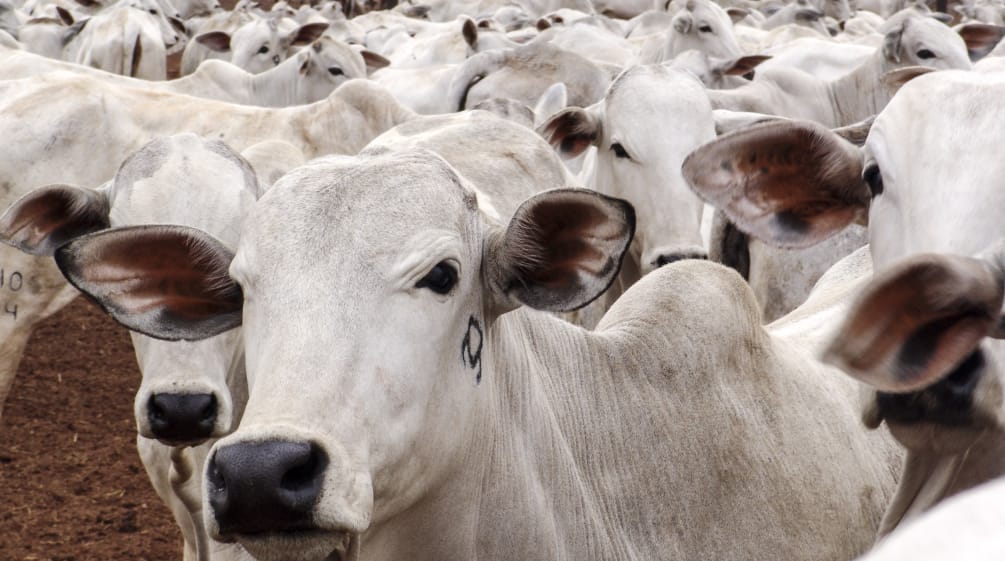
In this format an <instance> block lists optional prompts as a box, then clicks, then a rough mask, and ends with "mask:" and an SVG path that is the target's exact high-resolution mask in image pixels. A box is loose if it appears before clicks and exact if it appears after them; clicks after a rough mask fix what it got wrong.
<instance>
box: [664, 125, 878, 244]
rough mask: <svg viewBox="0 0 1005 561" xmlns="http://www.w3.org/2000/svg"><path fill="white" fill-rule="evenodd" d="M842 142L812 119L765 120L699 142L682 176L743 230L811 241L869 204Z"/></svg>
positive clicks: (780, 240) (772, 239)
mask: <svg viewBox="0 0 1005 561" xmlns="http://www.w3.org/2000/svg"><path fill="white" fill-rule="evenodd" d="M840 142H843V141H841V140H840V139H839V137H836V136H835V135H833V134H831V133H830V131H827V130H826V129H822V130H821V129H819V128H818V127H817V126H816V125H812V124H809V123H796V122H771V123H764V124H760V125H755V126H753V127H750V128H747V129H743V130H739V131H736V132H733V133H730V134H728V135H726V136H723V137H721V138H719V139H718V140H715V141H712V142H711V143H709V144H706V145H705V146H702V147H701V148H698V149H697V150H695V151H694V152H692V153H691V154H690V155H689V156H688V157H687V159H686V160H685V161H684V165H683V171H684V176H685V178H686V179H687V180H688V182H689V183H690V184H691V186H692V188H693V189H694V190H695V191H696V192H697V193H698V195H699V196H701V197H702V198H703V199H705V200H706V201H708V202H709V203H711V204H712V205H714V206H716V207H718V208H721V209H722V210H723V211H725V212H726V214H727V215H728V216H729V217H730V219H732V220H733V221H734V222H736V224H737V225H738V226H740V227H741V229H743V230H744V231H747V232H749V233H751V234H753V235H755V236H757V237H759V238H761V239H763V240H766V241H768V242H769V243H774V244H776V245H782V246H792V247H799V246H805V245H811V244H812V243H815V242H816V241H819V240H820V239H822V238H824V237H827V236H829V235H831V234H834V233H837V232H838V231H840V230H841V229H842V228H843V227H844V226H845V225H847V224H849V223H850V222H852V221H853V220H854V219H855V218H856V217H857V216H858V214H859V213H860V212H862V211H863V210H864V209H866V208H868V204H869V196H868V195H869V193H868V189H866V188H865V187H864V186H863V185H862V181H861V177H860V173H861V158H860V157H858V155H857V153H856V154H854V156H852V152H851V151H850V150H849V148H850V146H849V147H845V146H842V145H840V144H839V143H840Z"/></svg>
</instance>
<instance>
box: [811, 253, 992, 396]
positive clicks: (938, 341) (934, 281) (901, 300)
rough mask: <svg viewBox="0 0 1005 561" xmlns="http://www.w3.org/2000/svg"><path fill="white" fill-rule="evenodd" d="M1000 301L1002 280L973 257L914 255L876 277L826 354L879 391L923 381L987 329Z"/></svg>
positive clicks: (942, 372)
mask: <svg viewBox="0 0 1005 561" xmlns="http://www.w3.org/2000/svg"><path fill="white" fill-rule="evenodd" d="M1001 300H1002V287H1001V282H1000V280H999V279H997V278H996V276H995V275H994V274H992V273H991V272H990V271H989V270H988V268H987V267H984V266H983V265H982V264H981V262H979V261H977V260H975V259H968V258H962V257H952V258H950V257H949V256H935V257H932V256H921V257H918V258H912V259H911V260H910V261H909V262H908V263H905V264H904V265H902V266H900V267H897V268H895V269H893V270H891V271H890V272H888V273H887V274H884V275H882V276H880V277H877V279H876V280H875V281H873V283H872V285H871V286H870V287H869V289H867V291H866V293H865V294H863V296H862V298H861V299H860V301H859V302H858V303H857V304H856V305H855V307H854V308H853V309H852V311H851V314H850V315H849V319H848V320H847V321H846V323H845V325H844V326H843V327H842V328H841V330H840V331H839V335H838V337H837V339H836V340H835V341H834V342H833V343H832V344H831V346H830V349H829V351H828V354H829V355H831V356H834V357H837V358H838V360H839V362H841V363H843V364H844V365H846V366H847V367H848V368H850V369H851V370H852V373H861V374H862V375H861V376H860V377H862V378H863V380H865V381H867V382H869V383H872V384H873V385H876V386H877V387H878V388H879V389H881V390H884V391H912V389H913V388H921V387H925V386H927V385H929V384H931V383H934V382H935V381H937V380H938V379H939V378H941V377H942V376H944V375H945V374H946V373H948V372H950V371H951V370H952V369H953V368H954V367H955V366H956V364H958V363H959V362H960V361H961V360H963V358H965V357H966V356H967V355H968V354H970V353H971V352H972V351H973V350H974V347H975V346H976V345H977V344H978V343H979V342H980V340H981V339H983V338H984V337H985V336H986V335H987V334H988V331H989V330H990V329H991V328H992V327H993V326H994V325H995V323H996V322H997V319H998V311H999V310H1000V308H1001ZM885 368H889V369H890V371H889V372H884V371H883V369H885Z"/></svg>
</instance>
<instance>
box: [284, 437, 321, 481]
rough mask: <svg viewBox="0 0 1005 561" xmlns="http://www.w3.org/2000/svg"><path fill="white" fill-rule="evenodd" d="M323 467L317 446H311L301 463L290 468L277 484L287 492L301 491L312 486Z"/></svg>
mask: <svg viewBox="0 0 1005 561" xmlns="http://www.w3.org/2000/svg"><path fill="white" fill-rule="evenodd" d="M323 467H324V460H323V458H322V456H321V453H320V450H319V449H318V447H317V446H314V445H311V449H310V452H309V453H308V455H307V457H305V458H304V459H303V461H302V462H301V463H300V464H298V465H294V466H292V467H291V468H290V469H289V470H288V471H287V472H286V473H284V474H283V478H282V480H281V481H280V483H279V486H280V487H281V488H283V489H285V490H287V491H301V490H304V489H308V488H310V487H311V486H313V485H314V483H315V482H316V481H317V479H318V477H319V476H320V475H321V470H322V468H323Z"/></svg>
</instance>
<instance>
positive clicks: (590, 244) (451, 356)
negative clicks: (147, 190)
mask: <svg viewBox="0 0 1005 561" xmlns="http://www.w3.org/2000/svg"><path fill="white" fill-rule="evenodd" d="M245 226H246V227H245V229H244V231H243V233H242V236H241V242H240V244H239V246H238V250H237V252H236V254H234V255H232V254H231V253H230V252H229V251H227V250H226V249H225V248H224V247H223V246H222V245H221V244H220V243H219V242H217V241H214V240H213V239H212V238H210V237H209V236H207V235H206V234H205V233H203V232H200V231H197V230H193V229H191V228H182V227H167V226H156V227H141V228H128V229H113V230H107V231H103V232H99V233H97V234H91V235H89V236H86V237H85V238H83V239H81V240H78V241H76V242H72V243H70V244H68V245H67V246H64V247H63V248H61V249H60V250H59V253H58V257H57V258H58V260H59V262H60V264H61V266H62V267H63V268H64V269H67V270H70V269H73V268H75V267H77V266H78V265H77V263H78V262H80V261H81V259H83V260H85V261H89V259H88V257H87V256H88V255H89V254H95V252H97V253H98V254H102V255H108V256H110V257H111V256H114V255H122V254H123V253H126V254H129V253H131V250H130V249H128V248H131V247H134V248H149V247H156V248H157V250H158V253H160V254H163V255H166V256H169V257H170V258H171V262H172V263H175V264H176V265H177V266H176V267H156V266H154V267H148V265H150V263H149V262H146V263H144V262H143V261H142V260H140V261H138V262H137V261H134V260H125V259H119V260H117V261H116V263H117V264H121V265H122V266H124V267H126V268H128V263H129V262H134V263H138V268H136V269H130V270H128V271H127V270H126V269H117V270H121V272H122V274H123V275H124V276H127V277H129V278H135V279H142V280H140V281H139V282H136V283H134V284H133V285H132V286H135V287H136V288H137V290H138V293H137V294H133V293H132V291H131V290H130V288H129V286H127V285H120V287H121V288H124V289H125V290H121V289H120V290H118V291H104V292H102V293H96V294H95V296H97V297H98V298H100V299H102V300H108V301H109V304H108V305H110V306H117V307H119V308H120V309H121V310H122V312H123V313H120V314H119V315H118V317H119V318H120V320H122V321H124V322H125V323H127V325H128V324H129V322H132V321H139V322H141V323H142V324H143V325H144V326H151V327H153V329H152V330H151V332H153V331H160V333H161V334H162V335H165V336H170V337H182V338H201V337H210V336H213V335H214V334H217V333H219V332H221V331H223V330H226V329H229V328H233V327H235V326H237V324H238V323H241V324H242V325H243V333H244V341H245V349H246V356H247V367H248V383H249V399H248V404H247V408H246V410H245V414H244V417H243V418H242V421H241V427H240V428H239V429H238V430H237V431H236V432H235V433H233V434H232V435H230V436H229V437H226V438H224V439H222V440H220V441H219V442H218V443H217V444H216V445H215V447H214V449H213V450H212V452H211V459H210V461H209V462H208V464H207V468H206V469H207V472H206V481H207V488H206V499H205V500H206V506H205V512H206V513H207V521H208V522H207V524H208V529H209V531H210V533H211V534H212V535H213V536H215V537H216V538H218V539H222V540H237V541H238V542H239V543H240V544H241V545H243V546H244V547H245V548H246V549H248V551H249V552H251V553H252V555H254V556H255V557H256V558H259V559H265V560H282V559H319V560H320V559H325V558H329V559H330V558H347V557H348V556H351V555H352V554H353V549H354V548H355V547H357V545H358V543H359V541H358V540H355V539H353V538H352V536H354V535H356V534H358V533H360V532H363V531H365V530H367V529H368V528H370V527H372V526H377V525H380V524H382V523H384V522H386V521H388V520H389V519H391V518H393V517H395V516H396V515H399V514H401V513H402V512H404V511H407V510H409V509H412V508H415V507H416V505H417V504H419V503H421V502H422V501H424V500H435V493H436V489H437V488H438V486H439V485H441V484H442V483H443V482H444V481H445V480H447V479H448V478H451V477H454V476H455V475H456V473H457V471H456V470H458V469H460V470H463V469H464V465H465V461H464V457H465V454H466V453H470V451H471V450H474V449H475V448H474V447H473V446H474V443H477V442H479V439H480V438H483V437H484V434H483V433H481V432H480V430H479V429H480V428H481V427H482V426H483V423H484V422H485V419H486V415H487V412H488V411H490V410H491V409H492V408H493V407H495V406H496V405H495V404H494V402H493V399H492V398H491V396H492V394H493V392H492V390H491V388H492V387H493V385H494V384H503V383H505V371H504V370H496V369H495V368H494V367H493V349H494V346H495V345H497V341H495V340H494V336H495V335H494V325H495V322H496V321H497V318H498V317H499V316H500V315H501V314H504V313H506V312H507V311H509V310H512V309H514V308H516V307H518V306H520V305H529V306H532V307H535V308H538V309H544V310H568V309H572V308H576V307H578V306H582V305H585V304H586V303H587V302H589V301H590V300H592V299H593V298H595V297H597V296H598V295H599V294H600V293H601V292H602V291H603V290H604V289H605V288H606V287H607V286H608V284H609V283H610V282H611V281H612V280H613V278H614V276H615V275H616V274H617V271H618V266H619V263H620V259H621V256H622V254H623V253H624V251H625V250H626V248H627V246H628V244H629V243H630V240H631V235H632V227H633V214H632V211H631V207H630V206H629V205H628V204H627V203H624V202H623V201H618V200H615V199H609V198H607V197H604V196H602V195H599V194H596V193H594V192H591V191H582V190H559V191H551V192H545V193H542V194H540V195H537V196H535V197H533V198H531V199H529V200H528V201H526V202H524V203H523V205H521V206H520V207H519V209H518V210H517V211H516V213H515V215H514V216H513V218H512V219H511V220H510V221H509V224H506V225H503V224H499V223H497V222H496V221H495V220H494V219H492V218H491V217H490V216H489V215H488V214H486V213H484V212H482V211H481V210H480V209H479V206H478V197H477V194H476V193H475V192H474V191H473V190H472V189H471V188H470V187H469V186H468V184H467V183H466V181H465V180H464V179H462V178H461V177H459V176H458V175H457V173H456V172H455V171H454V170H453V169H452V168H451V167H449V166H448V165H447V164H446V163H445V162H444V161H443V160H441V159H440V158H439V157H437V156H435V155H434V154H432V153H430V152H426V151H414V152H409V153H404V154H397V155H395V154H391V155H384V156H367V157H358V158H346V157H340V158H332V159H328V160H316V161H315V162H313V163H309V164H307V165H305V166H303V167H301V168H298V169H296V170H293V171H291V172H290V173H288V174H287V175H286V176H284V177H283V178H282V179H281V180H280V181H279V182H278V183H277V185H276V186H275V187H274V188H273V189H271V190H269V191H268V192H267V193H266V194H265V195H264V196H263V197H262V198H261V199H260V201H259V204H258V205H257V206H256V208H255V210H254V211H253V212H252V214H251V216H249V219H248V221H247V222H246V223H245ZM137 251H142V250H137ZM158 287H160V288H158ZM158 290H159V291H160V296H157V295H156V293H157V292H158ZM333 553H335V554H336V556H335V557H329V555H332V554H333Z"/></svg>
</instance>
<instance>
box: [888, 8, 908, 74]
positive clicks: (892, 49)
mask: <svg viewBox="0 0 1005 561" xmlns="http://www.w3.org/2000/svg"><path fill="white" fill-rule="evenodd" d="M909 21H910V19H905V20H904V23H902V24H900V25H898V26H896V27H894V28H893V29H891V30H890V31H887V32H886V35H884V36H883V56H884V57H885V58H886V60H888V61H890V62H892V63H895V64H899V63H900V40H901V39H902V38H903V37H904V28H905V27H907V22H909Z"/></svg>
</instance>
